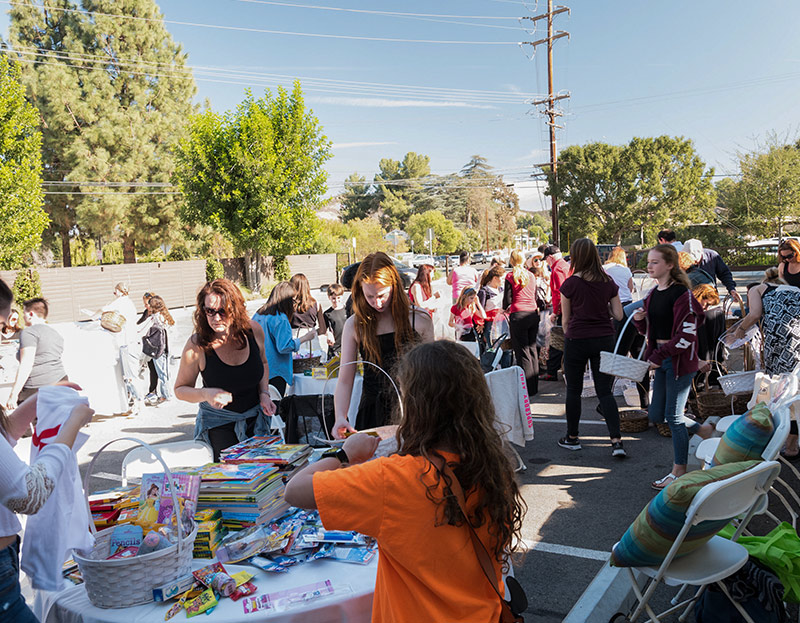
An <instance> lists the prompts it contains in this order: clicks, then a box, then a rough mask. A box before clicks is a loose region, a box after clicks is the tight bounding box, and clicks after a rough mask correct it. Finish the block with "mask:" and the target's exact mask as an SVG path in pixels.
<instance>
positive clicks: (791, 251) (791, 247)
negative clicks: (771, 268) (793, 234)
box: [778, 238, 800, 288]
mask: <svg viewBox="0 0 800 623" xmlns="http://www.w3.org/2000/svg"><path fill="white" fill-rule="evenodd" d="M778 260H779V261H780V263H779V264H778V276H779V277H780V278H781V279H783V280H784V281H785V282H786V283H788V284H789V285H790V286H794V287H796V288H800V242H798V241H797V240H795V239H794V238H789V239H787V240H784V241H783V242H781V244H780V245H779V246H778Z"/></svg>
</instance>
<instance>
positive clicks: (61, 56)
mask: <svg viewBox="0 0 800 623" xmlns="http://www.w3.org/2000/svg"><path fill="white" fill-rule="evenodd" d="M13 51H14V52H15V53H16V54H19V55H22V56H34V57H42V58H44V59H56V60H57V61H73V62H78V63H101V64H102V65H104V66H85V65H75V64H71V63H67V62H47V61H45V60H37V59H30V60H29V59H23V58H18V59H16V60H17V61H18V62H23V63H29V64H37V65H52V66H64V67H72V68H74V69H83V70H88V71H103V72H107V71H108V69H109V65H115V66H116V67H115V69H117V70H118V71H119V72H120V73H125V74H132V75H141V76H152V77H164V78H193V79H195V80H202V81H207V82H215V83H223V84H241V85H246V86H253V85H256V84H259V85H261V86H272V85H273V84H277V85H280V84H281V80H280V79H278V78H274V79H273V78H271V77H269V75H267V74H265V75H258V74H254V75H253V76H252V79H251V81H249V82H244V81H242V80H227V79H224V78H225V76H226V74H225V73H213V72H214V70H213V69H211V70H205V69H202V68H199V69H198V72H200V73H202V72H206V71H210V72H211V74H210V76H211V77H206V76H203V75H198V74H196V73H192V71H191V67H189V66H184V67H179V66H172V67H171V68H170V66H167V65H159V64H153V63H149V62H147V61H137V62H125V61H122V60H116V59H111V58H104V57H97V56H91V57H87V56H86V55H81V54H77V53H69V52H53V51H30V52H29V51H27V50H26V49H21V48H20V49H14V50H13ZM140 64H143V65H148V64H149V65H155V66H156V68H159V67H164V68H165V69H167V73H164V72H163V71H162V72H155V71H136V70H134V69H125V68H126V67H138V66H139V65H140ZM145 69H146V68H145ZM220 71H222V70H220ZM231 75H232V76H233V77H240V76H239V75H238V74H231ZM241 77H242V78H247V75H242V76H241ZM295 79H299V80H301V83H302V84H303V88H304V90H306V91H315V92H321V93H335V94H338V95H342V94H343V93H349V94H354V95H372V96H375V95H382V96H393V97H406V98H410V99H417V100H444V101H447V100H457V101H458V102H464V103H485V104H524V103H527V100H528V99H530V97H531V95H532V94H519V93H505V94H504V93H503V92H501V91H483V92H481V91H477V90H476V91H472V92H470V91H469V90H466V89H451V90H446V89H441V88H437V87H408V88H409V89H411V90H409V91H406V90H404V89H405V88H406V87H405V85H391V84H381V83H358V82H355V81H350V82H348V81H333V80H329V79H314V78H292V77H291V76H285V81H286V82H289V81H290V80H291V81H293V80H295ZM257 81H263V82H257Z"/></svg>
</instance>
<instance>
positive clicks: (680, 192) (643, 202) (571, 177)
mask: <svg viewBox="0 0 800 623" xmlns="http://www.w3.org/2000/svg"><path fill="white" fill-rule="evenodd" d="M558 162H559V165H558V181H557V183H556V182H555V180H553V178H552V176H550V177H549V179H548V189H547V191H546V194H548V195H552V194H553V193H555V194H556V197H557V199H558V201H559V204H560V209H561V226H562V227H563V228H564V230H565V231H569V232H570V236H571V237H572V238H573V239H574V238H576V237H578V236H592V237H595V238H597V239H598V240H600V241H602V242H613V243H620V242H621V240H622V238H623V237H624V236H625V235H626V234H630V233H636V232H639V233H640V236H641V237H642V238H644V235H645V233H647V234H648V237H651V236H652V234H653V233H654V232H655V231H657V230H658V229H660V228H661V227H663V226H664V225H671V226H673V227H674V226H677V225H680V224H683V223H687V222H691V221H703V220H706V219H707V218H710V217H713V208H714V204H715V193H714V187H713V185H712V184H711V178H712V176H713V173H714V170H713V169H709V170H706V168H705V163H704V162H703V161H702V160H701V159H700V157H699V156H698V155H697V154H696V152H695V150H694V145H693V144H692V141H690V140H688V139H684V138H680V137H678V138H673V137H669V136H659V137H655V138H634V139H632V140H631V141H630V143H628V145H624V146H616V145H608V144H606V143H589V144H588V145H585V146H577V145H574V146H570V147H567V148H566V149H564V150H563V151H562V152H561V153H560V154H559V158H558Z"/></svg>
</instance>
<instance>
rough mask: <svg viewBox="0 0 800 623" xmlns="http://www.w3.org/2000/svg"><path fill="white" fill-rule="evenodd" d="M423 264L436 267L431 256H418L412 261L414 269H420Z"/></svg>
mask: <svg viewBox="0 0 800 623" xmlns="http://www.w3.org/2000/svg"><path fill="white" fill-rule="evenodd" d="M423 264H430V265H431V266H436V263H435V261H434V259H433V257H432V256H430V255H424V254H418V255H415V256H414V257H413V258H412V259H411V266H412V267H413V268H419V267H420V266H422V265H423Z"/></svg>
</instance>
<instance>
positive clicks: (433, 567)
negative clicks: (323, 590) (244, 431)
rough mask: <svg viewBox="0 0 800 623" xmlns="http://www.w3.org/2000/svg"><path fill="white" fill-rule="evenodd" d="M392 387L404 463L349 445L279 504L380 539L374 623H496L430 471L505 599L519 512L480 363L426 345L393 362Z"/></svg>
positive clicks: (494, 599) (353, 441)
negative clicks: (448, 472)
mask: <svg viewBox="0 0 800 623" xmlns="http://www.w3.org/2000/svg"><path fill="white" fill-rule="evenodd" d="M397 379H398V382H399V386H400V393H401V396H402V398H401V404H402V416H401V419H400V425H399V427H398V430H397V443H398V447H399V448H400V450H399V452H398V453H397V454H393V455H391V456H388V457H381V458H377V459H375V460H370V459H371V458H372V456H373V454H374V452H375V449H376V448H377V445H378V443H379V441H378V439H377V438H375V437H371V436H368V435H365V434H355V435H352V436H350V437H348V438H347V439H346V440H345V442H344V446H343V447H342V449H341V450H338V451H334V453H335V455H336V456H331V457H324V458H322V459H320V460H319V461H317V462H316V463H312V464H311V465H309V466H308V467H306V468H304V469H303V470H301V471H300V472H299V473H298V474H297V475H296V476H294V478H292V480H290V481H289V483H288V484H287V485H286V493H285V497H286V501H287V502H288V503H289V504H291V505H293V506H298V507H301V508H318V509H319V514H320V518H321V519H322V523H323V525H324V526H325V528H326V529H328V530H357V531H359V532H361V533H362V534H366V535H369V536H372V537H374V538H376V539H377V541H378V547H379V549H380V556H379V560H378V572H377V577H376V581H375V597H374V600H373V606H372V620H373V622H381V623H385V622H389V621H391V622H398V623H399V622H408V623H417V622H418V621H448V622H455V621H465V622H466V621H470V622H473V621H497V620H498V618H499V615H500V599H499V597H498V595H497V593H496V592H495V590H494V588H493V587H492V584H490V583H489V581H488V580H487V576H486V575H484V573H483V571H482V568H481V565H480V563H479V562H478V558H477V555H476V554H475V549H474V547H473V545H472V542H471V537H470V530H469V529H468V527H467V526H466V525H465V520H464V517H463V515H462V514H461V511H460V509H459V507H458V504H457V502H456V501H455V500H454V498H453V496H452V495H448V493H449V488H450V487H449V482H450V480H449V479H448V478H447V476H445V475H444V474H443V473H442V472H441V471H440V469H439V467H437V466H439V465H441V464H442V461H447V463H448V465H449V466H450V467H452V469H453V472H454V474H455V477H456V478H457V479H458V481H459V483H460V484H461V487H462V488H463V490H464V492H465V494H466V508H467V514H468V515H469V521H470V523H471V525H472V526H473V527H474V529H475V531H476V533H477V535H478V537H479V538H480V540H481V542H482V543H483V545H484V546H485V547H486V549H487V550H488V552H489V554H490V556H491V559H492V566H493V570H494V576H495V577H494V582H493V584H494V586H495V587H497V588H498V590H500V591H501V592H502V590H503V589H502V582H501V569H502V567H503V565H504V563H505V562H506V560H507V555H508V554H509V553H510V552H511V551H512V549H513V547H514V543H515V542H516V543H518V542H519V535H520V530H521V527H522V519H523V516H524V513H525V503H524V501H523V500H522V497H521V495H520V492H519V487H518V485H517V482H516V479H515V477H514V467H513V466H512V464H511V462H510V461H509V460H508V458H507V456H506V454H505V453H504V452H503V447H502V441H501V439H500V437H499V435H498V434H497V431H496V430H495V428H494V419H495V414H494V408H493V406H492V405H493V403H492V398H491V395H490V393H489V388H488V386H487V385H486V380H485V378H484V376H483V372H482V371H481V368H480V364H479V362H478V359H477V358H475V357H470V356H465V355H464V349H463V348H462V347H461V346H459V345H458V344H456V343H455V342H450V341H447V340H440V341H437V342H431V343H428V344H421V345H419V346H416V347H415V348H413V349H412V350H411V351H409V352H408V353H407V354H406V355H405V356H404V357H403V359H402V360H401V361H400V363H399V364H398V368H397ZM344 465H346V466H347V467H346V468H345V469H341V468H342V467H343V466H344Z"/></svg>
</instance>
